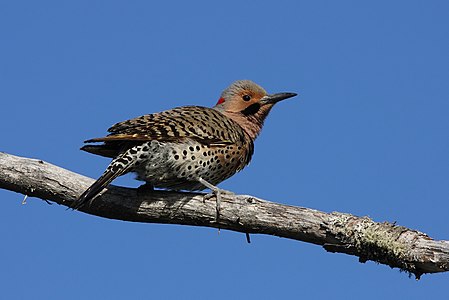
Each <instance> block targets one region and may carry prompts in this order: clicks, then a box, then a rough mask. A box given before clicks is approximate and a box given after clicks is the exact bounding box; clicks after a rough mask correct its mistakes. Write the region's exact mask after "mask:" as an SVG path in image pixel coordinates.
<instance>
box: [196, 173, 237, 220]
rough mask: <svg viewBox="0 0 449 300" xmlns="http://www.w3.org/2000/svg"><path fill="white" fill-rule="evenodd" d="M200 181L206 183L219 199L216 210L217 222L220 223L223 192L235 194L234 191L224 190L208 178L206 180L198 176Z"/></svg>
mask: <svg viewBox="0 0 449 300" xmlns="http://www.w3.org/2000/svg"><path fill="white" fill-rule="evenodd" d="M198 181H199V183H201V184H202V185H204V186H205V187H207V188H208V189H210V190H211V191H212V194H214V195H215V198H216V199H217V206H216V211H217V215H216V222H217V223H218V221H219V220H220V205H221V194H234V193H233V192H230V191H227V190H222V189H220V188H218V187H216V186H215V185H213V184H212V183H209V182H207V181H206V180H204V179H203V178H201V177H200V178H198Z"/></svg>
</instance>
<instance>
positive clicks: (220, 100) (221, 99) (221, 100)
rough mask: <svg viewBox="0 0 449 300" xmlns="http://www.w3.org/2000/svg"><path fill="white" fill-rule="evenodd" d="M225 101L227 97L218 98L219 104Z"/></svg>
mask: <svg viewBox="0 0 449 300" xmlns="http://www.w3.org/2000/svg"><path fill="white" fill-rule="evenodd" d="M223 102H225V99H224V98H223V97H222V98H220V99H218V102H217V105H218V104H222V103H223Z"/></svg>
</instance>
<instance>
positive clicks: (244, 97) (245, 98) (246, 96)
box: [242, 95, 251, 101]
mask: <svg viewBox="0 0 449 300" xmlns="http://www.w3.org/2000/svg"><path fill="white" fill-rule="evenodd" d="M242 98H243V100H245V101H249V100H251V96H250V95H243V97H242Z"/></svg>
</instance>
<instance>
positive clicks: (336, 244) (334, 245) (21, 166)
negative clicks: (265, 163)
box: [0, 152, 449, 279]
mask: <svg viewBox="0 0 449 300" xmlns="http://www.w3.org/2000/svg"><path fill="white" fill-rule="evenodd" d="M93 182H94V180H93V179H91V178H88V177H84V176H82V175H79V174H76V173H73V172H70V171H68V170H65V169H63V168H60V167H57V166H54V165H52V164H49V163H46V162H44V161H42V160H37V159H30V158H22V157H17V156H13V155H10V154H6V153H2V152H0V188H3V189H7V190H11V191H15V192H18V193H21V194H24V195H28V196H33V197H37V198H40V199H43V200H46V201H53V202H56V203H58V204H61V205H65V206H70V204H71V203H72V202H73V201H74V200H75V199H76V198H77V197H78V196H79V195H80V194H81V193H82V192H83V191H84V190H85V189H87V188H88V187H89V186H90V185H91V184H92V183H93ZM81 211H83V212H85V213H88V214H92V215H96V216H100V217H104V218H110V219H118V220H124V221H131V222H146V223H163V224H182V225H191V226H206V227H215V228H221V229H228V230H233V231H238V232H243V233H250V234H269V235H274V236H279V237H284V238H289V239H294V240H298V241H303V242H308V243H313V244H316V245H320V246H322V247H323V248H324V249H326V250H327V251H329V252H338V253H346V254H349V255H355V256H358V257H359V260H360V262H365V261H368V260H372V261H375V262H378V263H381V264H386V265H389V266H390V267H392V268H399V269H401V270H403V271H406V272H408V273H409V274H414V275H415V276H416V278H417V279H419V278H420V276H421V275H422V274H425V273H437V272H445V271H448V270H449V241H436V240H433V239H431V238H430V237H428V236H427V235H426V234H424V233H421V232H419V231H416V230H412V229H408V228H405V227H402V226H398V225H395V224H392V223H388V222H384V223H377V222H374V221H372V220H371V219H370V218H368V217H357V216H353V215H350V214H346V213H338V212H333V213H325V212H321V211H317V210H314V209H309V208H304V207H296V206H289V205H283V204H279V203H274V202H269V201H265V200H262V199H258V198H255V197H253V196H246V195H228V194H225V195H222V201H221V210H220V218H219V220H218V221H217V219H216V202H215V198H214V197H212V198H211V197H206V196H205V194H202V193H183V192H169V191H142V190H139V189H131V188H123V187H117V186H112V185H111V186H109V187H108V189H105V190H104V192H103V193H102V195H101V196H100V197H97V198H96V199H95V201H93V203H92V204H91V205H90V206H87V207H84V208H82V209H81Z"/></svg>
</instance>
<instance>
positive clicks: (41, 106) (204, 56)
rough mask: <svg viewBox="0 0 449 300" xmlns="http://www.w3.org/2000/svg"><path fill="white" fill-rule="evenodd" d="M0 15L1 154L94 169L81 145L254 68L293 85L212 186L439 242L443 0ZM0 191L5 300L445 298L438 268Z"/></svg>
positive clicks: (110, 6) (95, 8) (96, 162)
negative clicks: (108, 214)
mask: <svg viewBox="0 0 449 300" xmlns="http://www.w3.org/2000/svg"><path fill="white" fill-rule="evenodd" d="M0 28H1V29H0V40H1V44H2V46H1V47H0V86H1V88H0V101H1V106H2V109H1V110H0V116H1V118H0V124H1V126H2V128H3V131H2V139H1V142H0V151H5V152H8V153H12V154H15V155H20V156H27V157H35V158H40V159H43V160H46V161H48V162H51V163H54V164H56V165H59V166H62V167H64V168H67V169H70V170H73V171H75V172H79V173H81V174H84V175H88V176H91V177H98V176H99V175H100V174H101V173H102V172H103V170H104V168H105V167H106V165H107V164H108V160H107V159H105V158H101V157H96V156H93V155H90V154H88V153H83V152H82V151H79V147H80V146H81V145H82V141H83V140H85V139H88V138H92V137H97V136H102V135H104V134H105V133H106V129H107V128H108V127H109V126H110V125H112V124H114V123H116V122H118V121H122V120H126V119H129V118H132V117H136V116H139V115H142V114H147V113H152V112H158V111H161V110H165V109H169V108H172V107H175V106H182V105H192V104H195V105H202V106H213V105H214V104H215V103H216V101H217V99H218V97H219V94H220V93H221V91H222V90H223V89H224V88H225V87H226V86H227V85H228V84H229V83H231V82H232V81H234V80H236V79H252V80H254V81H255V82H257V83H259V84H261V85H262V86H264V87H265V88H266V89H267V90H268V91H269V92H283V91H288V92H297V93H299V94H300V96H299V97H296V98H293V99H291V100H288V101H285V102H282V103H280V104H279V105H278V106H276V107H275V108H274V109H273V111H272V113H271V114H270V116H269V118H268V120H267V122H266V125H265V127H264V130H263V132H262V134H261V136H260V137H259V139H258V140H257V141H256V145H255V147H256V149H255V155H254V157H253V161H252V163H251V165H250V166H249V167H248V168H246V169H245V170H244V171H243V172H241V173H239V174H237V175H235V176H234V177H232V178H231V179H229V180H227V181H225V182H223V183H222V184H221V185H220V186H221V187H222V188H225V189H228V190H232V191H234V192H236V193H242V194H251V195H254V196H258V197H261V198H264V199H268V200H271V201H276V202H281V203H286V204H291V205H299V206H305V207H310V208H315V209H319V210H323V211H327V212H331V211H340V212H347V213H352V214H356V215H359V216H365V215H366V216H370V217H371V218H373V219H374V220H376V221H391V222H393V221H396V222H397V223H398V224H400V225H403V226H407V227H410V228H414V229H417V230H420V231H422V232H425V233H427V234H429V235H430V236H431V237H433V238H436V239H449V218H448V211H449V201H448V200H449V184H448V181H449V158H448V153H449V139H448V137H449V136H448V129H449V118H448V112H449V101H448V99H449V84H448V82H449V55H448V53H449V39H448V36H449V4H448V2H446V1H375V2H374V1H371V2H370V3H368V1H277V2H275V1H258V2H256V1H220V2H213V1H166V2H164V3H156V2H155V3H152V2H150V1H128V2H125V1H120V2H119V1H70V2H69V1H2V2H1V3H0ZM115 184H119V185H126V186H138V185H139V183H138V182H137V181H135V180H133V177H132V176H125V177H123V178H120V179H119V180H117V181H115ZM0 199H1V203H0V206H1V209H0V237H1V247H0V286H1V289H0V297H1V298H5V299H61V298H63V299H101V298H103V299H106V298H107V299H125V298H126V299H132V298H137V299H145V298H155V299H208V298H211V297H214V298H215V299H229V298H245V299H247V298H257V299H273V298H274V297H278V298H299V297H300V298H304V299H309V298H314V299H329V297H331V298H335V299H343V298H344V299H347V298H348V297H349V298H351V297H352V298H362V297H363V299H393V298H397V294H400V295H401V296H400V297H401V298H404V299H405V298H407V299H422V298H423V297H429V295H432V296H434V298H435V299H437V298H442V297H443V295H445V296H447V290H448V282H449V274H436V275H426V276H423V278H422V279H421V280H420V281H418V282H417V281H415V280H414V279H410V278H408V277H407V275H406V274H404V273H400V272H399V271H398V270H392V269H390V268H389V267H386V266H383V265H377V264H375V263H373V262H368V263H365V264H361V263H359V262H358V261H357V259H356V258H355V257H351V256H347V255H342V254H330V253H326V252H325V251H324V250H323V249H322V248H320V247H318V246H315V245H310V244H306V243H301V242H296V241H290V240H286V239H280V238H276V237H271V236H258V235H254V236H252V243H251V244H250V245H248V244H247V243H246V242H245V238H244V236H243V235H242V234H238V233H234V232H229V231H222V232H221V234H220V235H218V234H217V231H216V230H214V229H209V228H195V227H185V226H176V225H155V224H134V223H126V222H121V221H113V220H106V219H101V218H98V217H94V216H89V215H85V214H82V213H78V212H71V211H66V210H65V208H64V207H62V206H58V205H53V206H49V205H47V204H46V203H45V202H43V201H40V200H38V199H33V198H29V199H28V202H27V204H26V205H22V204H21V201H22V199H23V195H19V194H16V193H12V192H8V191H4V190H0Z"/></svg>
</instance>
